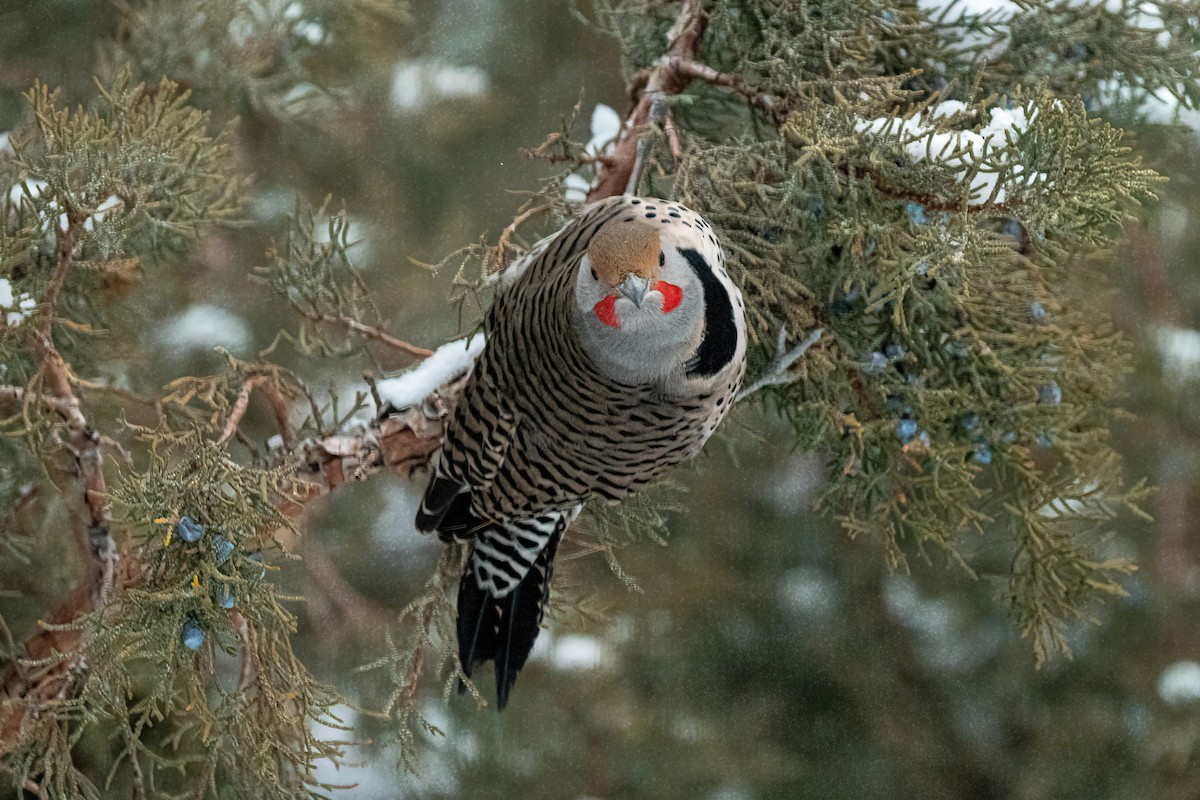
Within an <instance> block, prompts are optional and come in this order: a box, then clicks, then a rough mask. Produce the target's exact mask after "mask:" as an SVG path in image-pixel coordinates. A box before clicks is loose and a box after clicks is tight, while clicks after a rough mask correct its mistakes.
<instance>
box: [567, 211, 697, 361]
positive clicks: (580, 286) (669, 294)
mask: <svg viewBox="0 0 1200 800" xmlns="http://www.w3.org/2000/svg"><path fill="white" fill-rule="evenodd" d="M664 234H666V231H664ZM674 238H675V237H674V236H669V235H663V236H662V242H661V244H662V254H663V260H662V263H661V264H660V266H659V268H658V271H657V274H655V275H653V276H652V277H651V278H649V279H648V280H643V279H641V278H639V277H638V276H636V275H635V276H630V277H629V278H626V280H625V281H624V282H623V283H622V284H621V285H620V286H617V287H613V286H611V285H610V284H608V283H607V282H605V281H604V280H603V279H601V278H600V277H598V276H597V275H595V274H594V271H593V269H592V265H591V262H590V261H589V258H588V256H586V255H585V256H584V257H583V259H582V260H581V262H580V265H579V270H578V273H577V275H576V280H575V314H576V320H577V324H578V327H577V330H579V331H580V341H581V342H582V344H583V346H584V349H585V350H586V351H587V353H588V355H589V356H590V357H591V358H592V360H593V361H595V362H596V365H597V366H598V367H599V368H600V369H601V370H603V371H604V372H605V374H606V375H608V376H609V377H611V378H614V379H616V380H619V381H622V382H623V383H634V384H643V383H663V382H665V381H667V380H669V379H670V378H671V377H672V376H679V375H681V374H682V371H683V369H684V362H685V361H686V360H687V359H688V358H689V357H690V356H691V354H692V353H694V352H695V350H696V348H697V347H698V346H699V344H700V339H701V337H702V336H703V334H704V291H703V288H702V286H701V284H700V281H699V279H698V278H697V277H696V273H695V272H694V271H693V270H692V267H691V266H690V265H689V264H688V262H687V261H686V259H684V258H683V256H681V255H680V254H679V250H678V249H677V247H676V246H675V243H674V242H673V241H670V240H672V239H674ZM660 281H661V282H663V283H660ZM664 284H665V285H664ZM638 300H640V304H639V303H638V302H637V301H638ZM676 300H677V305H674V307H672V303H673V302H675V301H676ZM614 323H615V324H614Z"/></svg>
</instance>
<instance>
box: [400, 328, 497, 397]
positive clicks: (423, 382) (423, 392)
mask: <svg viewBox="0 0 1200 800" xmlns="http://www.w3.org/2000/svg"><path fill="white" fill-rule="evenodd" d="M483 345H484V337H483V336H482V335H476V336H472V337H470V338H467V339H458V340H456V341H453V342H450V343H449V344H444V345H442V346H441V347H439V348H438V349H437V350H436V351H435V352H434V354H433V355H431V356H430V357H429V358H427V359H425V360H424V361H422V362H421V363H420V364H418V365H417V366H416V367H414V368H413V369H411V370H409V371H408V372H406V373H404V374H403V375H401V376H399V377H397V378H388V379H387V380H382V381H380V382H379V383H378V384H377V387H378V389H379V396H380V398H382V399H383V401H384V402H386V403H391V404H392V406H394V407H395V408H408V407H410V406H416V405H420V404H421V402H423V401H424V400H425V398H427V397H429V395H431V394H433V393H434V392H435V391H436V390H437V389H438V387H440V386H444V385H445V384H447V383H449V382H450V381H452V380H454V379H455V378H457V377H459V376H460V375H464V374H466V373H467V372H468V371H469V370H470V369H471V367H472V365H473V364H474V363H475V359H476V357H477V356H478V355H479V354H480V353H481V352H483Z"/></svg>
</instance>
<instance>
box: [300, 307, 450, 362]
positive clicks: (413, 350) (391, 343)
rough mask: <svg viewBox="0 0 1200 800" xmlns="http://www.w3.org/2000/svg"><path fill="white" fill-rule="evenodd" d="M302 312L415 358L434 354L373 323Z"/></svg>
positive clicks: (309, 316) (316, 312)
mask: <svg viewBox="0 0 1200 800" xmlns="http://www.w3.org/2000/svg"><path fill="white" fill-rule="evenodd" d="M301 313H302V314H304V316H306V317H308V318H309V319H311V320H312V321H313V322H328V323H332V324H335V325H341V326H342V327H343V328H345V329H346V330H348V331H353V332H354V333H357V334H358V335H359V336H361V337H363V338H364V339H370V340H371V341H373V342H379V343H380V344H385V345H387V346H388V347H390V348H392V349H394V350H399V351H401V352H404V353H408V354H409V355H410V356H413V357H415V358H428V357H429V356H431V355H433V351H432V350H427V349H426V348H424V347H417V346H416V345H413V344H409V343H408V342H406V341H404V340H402V339H397V338H396V337H395V336H392V335H391V334H390V333H388V332H387V331H385V330H383V329H382V328H377V327H375V326H373V325H366V324H364V323H362V322H359V321H358V320H356V319H352V318H350V317H346V316H331V315H328V314H322V313H321V312H319V311H311V312H307V311H301Z"/></svg>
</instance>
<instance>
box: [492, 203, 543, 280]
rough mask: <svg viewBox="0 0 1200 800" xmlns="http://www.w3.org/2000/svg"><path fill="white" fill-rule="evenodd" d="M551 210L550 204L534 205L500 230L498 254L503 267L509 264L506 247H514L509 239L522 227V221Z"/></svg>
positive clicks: (497, 244) (497, 246) (497, 241)
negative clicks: (505, 253)
mask: <svg viewBox="0 0 1200 800" xmlns="http://www.w3.org/2000/svg"><path fill="white" fill-rule="evenodd" d="M549 210H550V206H549V205H542V206H534V207H533V208H531V209H528V210H527V211H524V212H522V213H521V214H518V215H517V216H516V217H515V218H514V219H513V221H512V222H510V223H508V225H506V226H505V228H504V230H502V231H500V238H499V239H497V240H496V254H497V257H498V258H499V259H500V268H501V269H503V268H504V267H507V266H508V259H507V258H506V257H505V255H504V252H505V248H508V247H512V245H511V244H509V241H508V240H509V239H510V238H511V237H512V235H513V234H514V233H516V232H517V228H519V227H521V223H523V222H525V221H526V220H527V219H529V218H530V217H532V216H534V215H536V214H544V213H545V212H547V211H549Z"/></svg>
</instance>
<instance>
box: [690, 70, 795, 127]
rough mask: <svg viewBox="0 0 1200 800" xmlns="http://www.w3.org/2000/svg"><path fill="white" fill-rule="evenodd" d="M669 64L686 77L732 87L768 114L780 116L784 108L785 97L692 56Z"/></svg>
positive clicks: (728, 87)
mask: <svg viewBox="0 0 1200 800" xmlns="http://www.w3.org/2000/svg"><path fill="white" fill-rule="evenodd" d="M669 64H670V67H671V68H672V69H674V70H675V71H676V72H677V73H678V74H679V75H681V76H683V77H685V78H693V79H695V80H701V81H705V82H706V83H711V84H713V85H714V86H724V87H725V88H727V89H732V90H733V91H735V92H737V93H738V94H740V95H741V96H742V97H744V98H745V99H746V101H747V102H749V103H750V104H751V105H752V106H756V107H757V108H759V109H762V110H763V111H765V112H767V113H768V114H772V115H775V116H778V115H779V113H780V109H782V108H783V105H784V100H783V98H781V97H777V96H775V95H773V94H769V93H767V92H764V91H762V90H761V89H758V88H756V87H754V86H752V85H750V84H749V83H748V82H746V81H744V80H742V79H741V78H740V77H738V76H737V75H731V74H730V73H728V72H720V71H718V70H715V69H713V68H712V67H710V66H708V65H707V64H701V63H700V62H699V61H696V60H694V59H691V58H680V59H673V60H671V61H670V62H669Z"/></svg>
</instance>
